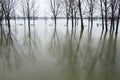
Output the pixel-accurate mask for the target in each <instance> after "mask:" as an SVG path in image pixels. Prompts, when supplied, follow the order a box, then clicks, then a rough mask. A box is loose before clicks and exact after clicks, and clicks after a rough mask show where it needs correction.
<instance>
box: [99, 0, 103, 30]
mask: <svg viewBox="0 0 120 80" xmlns="http://www.w3.org/2000/svg"><path fill="white" fill-rule="evenodd" d="M100 10H101V17H102V30H104V13H103V12H104V9H103V0H100Z"/></svg>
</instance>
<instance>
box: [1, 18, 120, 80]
mask: <svg viewBox="0 0 120 80" xmlns="http://www.w3.org/2000/svg"><path fill="white" fill-rule="evenodd" d="M11 22H12V24H11V26H12V33H11V34H9V35H8V34H6V29H5V27H4V29H5V32H3V33H2V34H0V80H119V79H120V34H119V33H120V29H119V33H118V35H115V34H114V32H113V33H112V32H111V33H110V32H109V31H108V32H102V30H101V25H100V24H101V21H100V20H96V21H94V26H93V29H92V31H90V30H89V29H88V27H87V21H84V23H85V29H84V31H83V32H82V31H80V24H78V26H77V27H76V29H74V30H73V32H71V24H69V29H68V30H67V28H66V25H65V23H66V21H65V20H58V24H57V29H56V30H55V28H54V24H53V21H52V20H48V21H45V20H37V21H36V25H35V27H34V25H32V24H31V32H28V26H27V25H26V26H25V27H26V29H25V27H24V25H23V21H22V20H17V23H16V25H15V24H14V21H11ZM97 24H99V26H97Z"/></svg>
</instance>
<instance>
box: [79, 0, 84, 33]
mask: <svg viewBox="0 0 120 80" xmlns="http://www.w3.org/2000/svg"><path fill="white" fill-rule="evenodd" d="M78 8H79V13H80V18H81V19H80V20H81V30H82V31H83V30H84V24H83V15H82V0H78Z"/></svg>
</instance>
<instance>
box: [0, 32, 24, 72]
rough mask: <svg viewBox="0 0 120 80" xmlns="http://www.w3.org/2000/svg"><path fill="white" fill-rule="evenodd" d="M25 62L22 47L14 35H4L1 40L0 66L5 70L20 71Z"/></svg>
mask: <svg viewBox="0 0 120 80" xmlns="http://www.w3.org/2000/svg"><path fill="white" fill-rule="evenodd" d="M24 60H25V56H24V52H23V50H22V47H21V46H20V45H19V44H18V42H17V40H16V38H15V37H14V35H12V34H5V33H4V32H3V33H2V37H1V38H0V64H2V65H1V67H3V68H4V69H8V70H12V69H16V68H17V69H18V68H19V67H20V66H21V64H22V62H23V61H24Z"/></svg>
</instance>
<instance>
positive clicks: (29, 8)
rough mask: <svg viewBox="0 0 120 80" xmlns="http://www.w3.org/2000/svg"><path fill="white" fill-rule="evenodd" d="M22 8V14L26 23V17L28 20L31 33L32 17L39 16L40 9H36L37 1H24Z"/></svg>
mask: <svg viewBox="0 0 120 80" xmlns="http://www.w3.org/2000/svg"><path fill="white" fill-rule="evenodd" d="M21 7H22V13H23V16H24V21H25V17H27V19H28V28H29V32H30V23H31V22H30V20H31V19H32V17H35V16H36V14H37V10H38V7H36V0H22V1H21Z"/></svg>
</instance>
